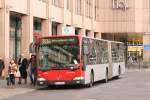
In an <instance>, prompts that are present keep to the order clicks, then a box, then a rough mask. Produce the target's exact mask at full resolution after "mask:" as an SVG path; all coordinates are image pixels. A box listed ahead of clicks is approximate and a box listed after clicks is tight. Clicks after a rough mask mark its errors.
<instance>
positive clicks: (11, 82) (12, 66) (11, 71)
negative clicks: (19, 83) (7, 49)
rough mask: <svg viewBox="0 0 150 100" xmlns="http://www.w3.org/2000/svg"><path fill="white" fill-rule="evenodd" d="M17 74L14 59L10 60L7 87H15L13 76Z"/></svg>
mask: <svg viewBox="0 0 150 100" xmlns="http://www.w3.org/2000/svg"><path fill="white" fill-rule="evenodd" d="M16 72H17V64H16V63H15V60H14V59H11V61H10V65H9V67H8V79H7V85H8V86H9V85H10V87H11V88H14V85H15V74H16Z"/></svg>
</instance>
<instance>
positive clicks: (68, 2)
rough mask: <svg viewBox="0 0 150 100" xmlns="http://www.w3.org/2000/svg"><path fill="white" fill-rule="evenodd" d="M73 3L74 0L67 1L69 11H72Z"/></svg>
mask: <svg viewBox="0 0 150 100" xmlns="http://www.w3.org/2000/svg"><path fill="white" fill-rule="evenodd" d="M71 1H72V0H67V10H69V11H71V9H72V8H71Z"/></svg>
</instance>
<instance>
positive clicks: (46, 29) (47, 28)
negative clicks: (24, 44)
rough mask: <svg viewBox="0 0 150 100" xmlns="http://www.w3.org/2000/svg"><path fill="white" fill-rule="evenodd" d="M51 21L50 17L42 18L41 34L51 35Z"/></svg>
mask: <svg viewBox="0 0 150 100" xmlns="http://www.w3.org/2000/svg"><path fill="white" fill-rule="evenodd" d="M51 30H52V23H51V21H50V19H44V20H42V36H51V35H52V31H51Z"/></svg>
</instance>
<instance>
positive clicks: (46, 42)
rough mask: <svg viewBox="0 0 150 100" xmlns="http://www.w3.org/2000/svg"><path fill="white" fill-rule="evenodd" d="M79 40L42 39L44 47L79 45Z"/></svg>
mask: <svg viewBox="0 0 150 100" xmlns="http://www.w3.org/2000/svg"><path fill="white" fill-rule="evenodd" d="M77 42H78V41H77V38H43V39H41V44H42V45H50V44H77Z"/></svg>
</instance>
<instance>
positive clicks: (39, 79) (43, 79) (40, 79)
mask: <svg viewBox="0 0 150 100" xmlns="http://www.w3.org/2000/svg"><path fill="white" fill-rule="evenodd" d="M37 80H38V81H46V79H45V78H41V77H40V78H38V79H37Z"/></svg>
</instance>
